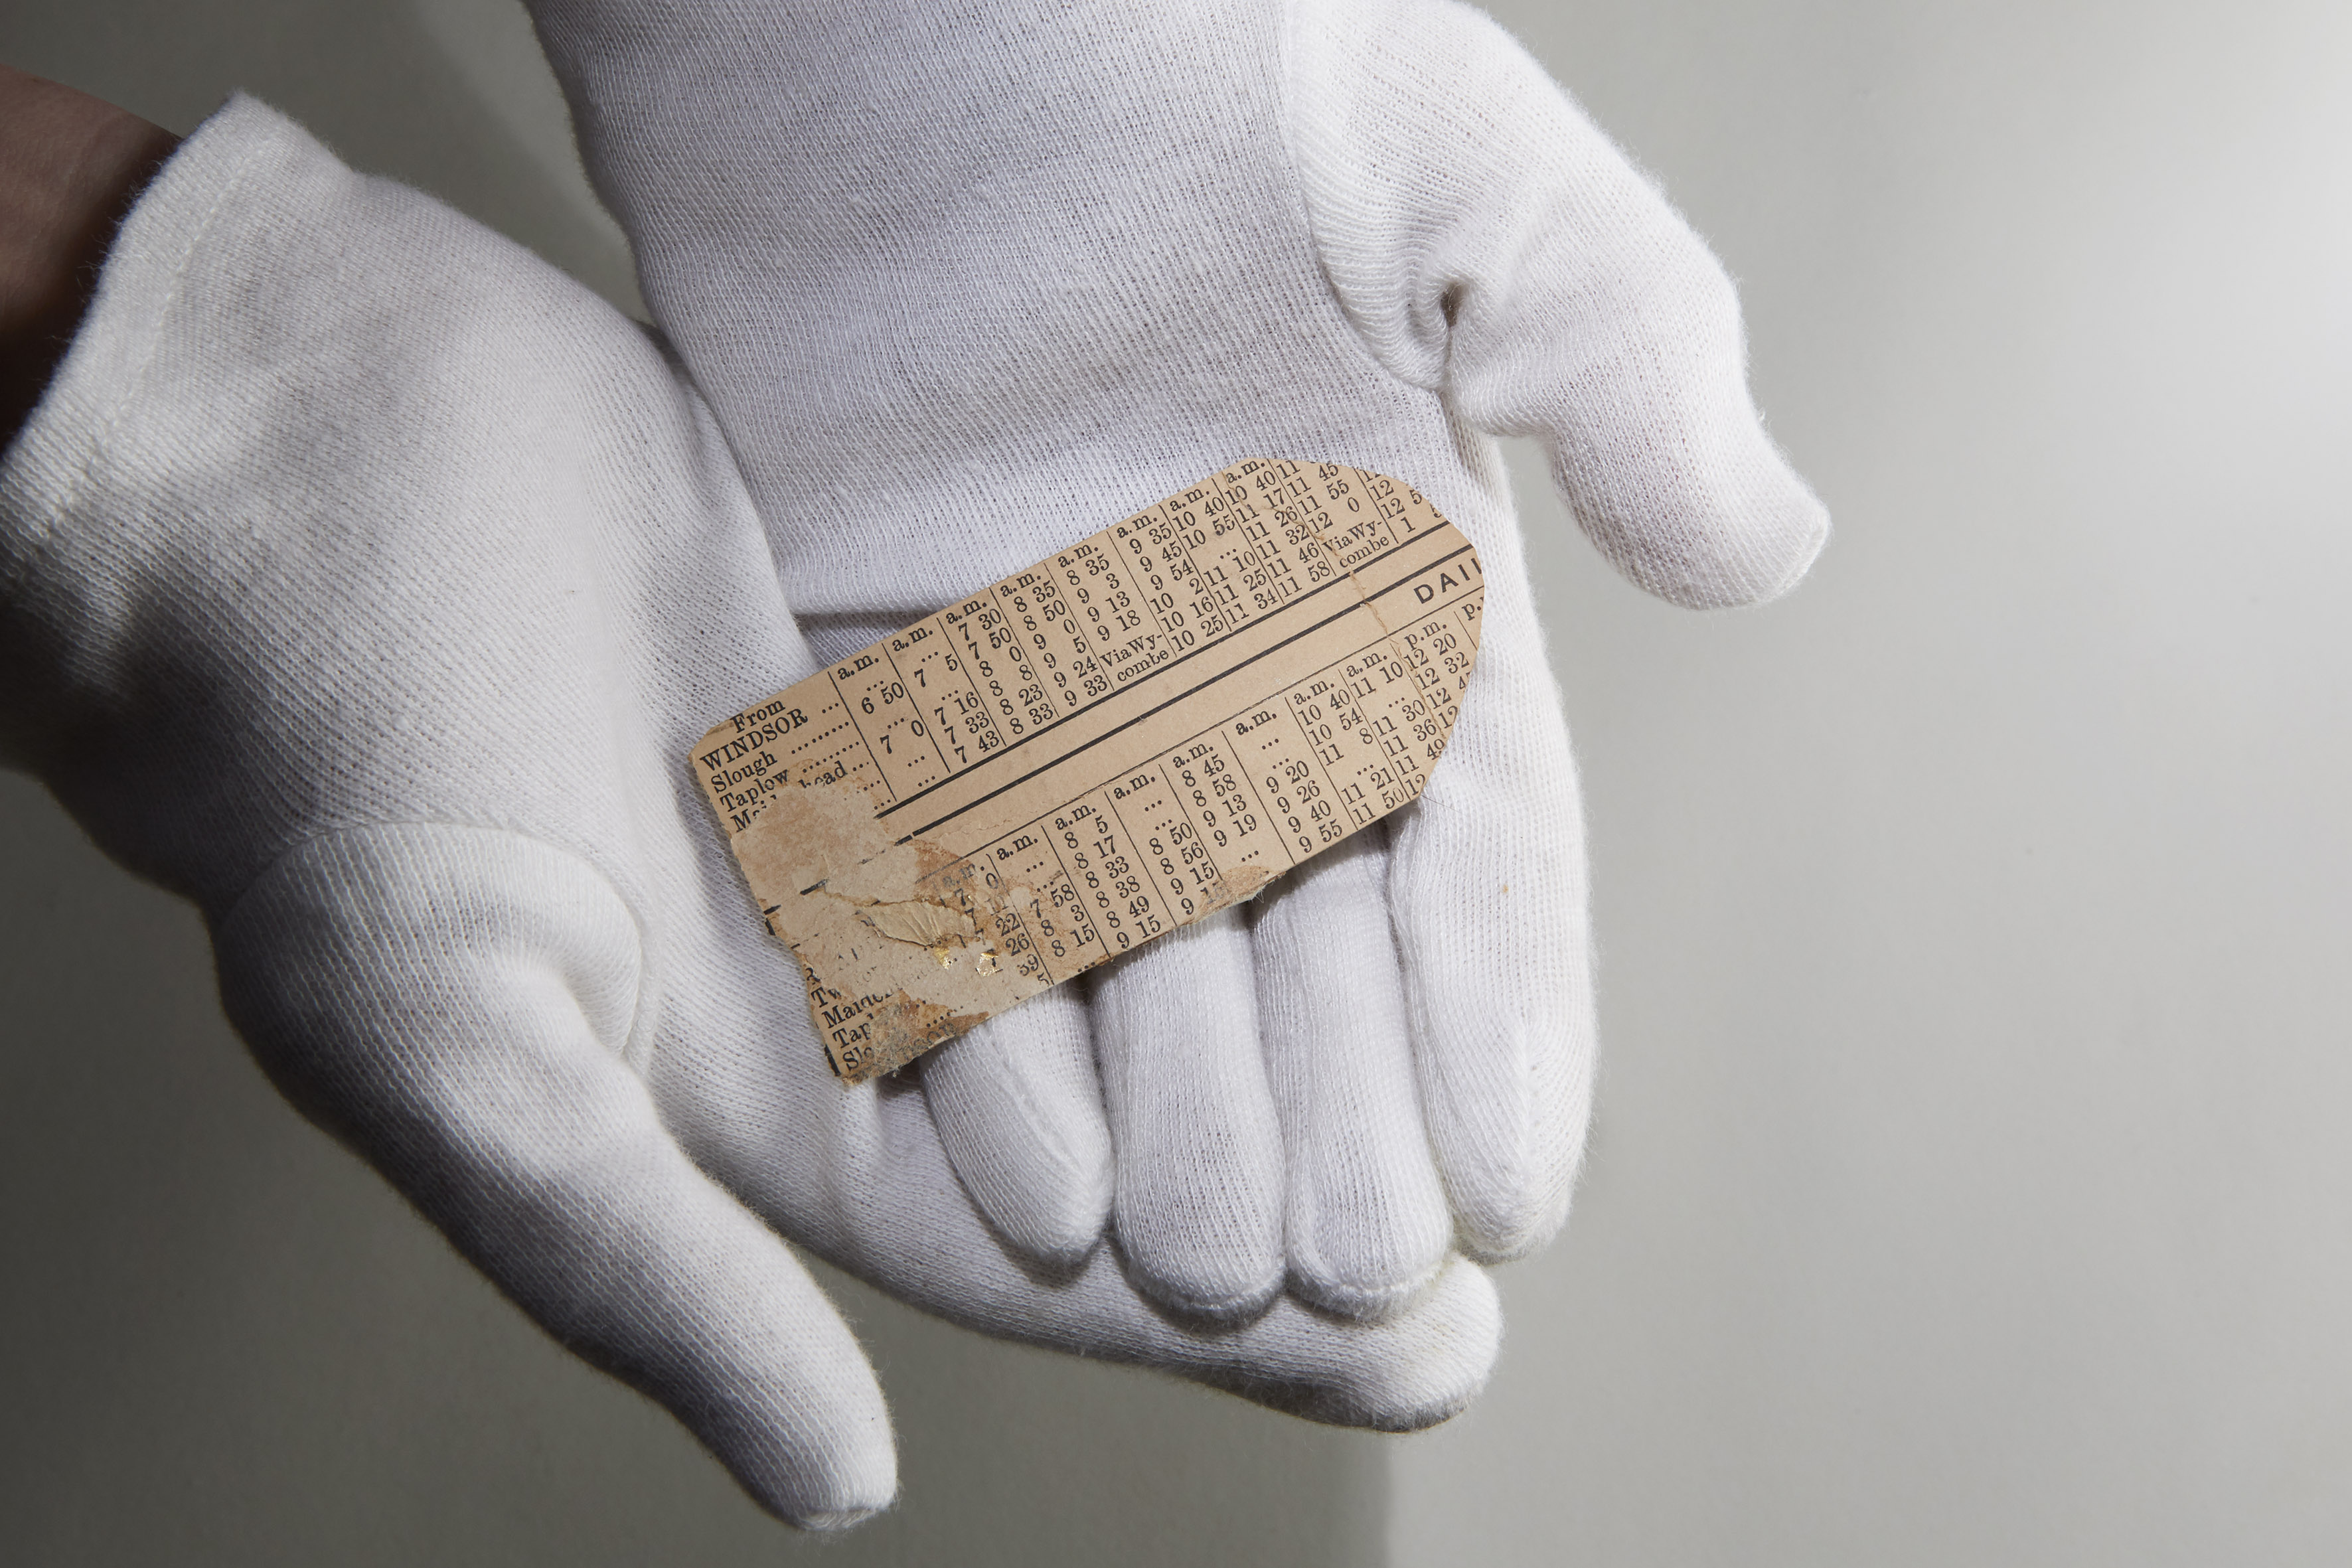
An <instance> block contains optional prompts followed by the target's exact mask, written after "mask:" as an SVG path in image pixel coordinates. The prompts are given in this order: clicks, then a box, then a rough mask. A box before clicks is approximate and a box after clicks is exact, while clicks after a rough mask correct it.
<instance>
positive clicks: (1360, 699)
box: [692, 459, 1484, 1082]
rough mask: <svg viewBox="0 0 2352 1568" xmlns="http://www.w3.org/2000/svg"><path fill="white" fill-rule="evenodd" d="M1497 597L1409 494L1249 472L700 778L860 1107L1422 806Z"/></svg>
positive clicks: (725, 729) (1104, 538) (931, 624)
mask: <svg viewBox="0 0 2352 1568" xmlns="http://www.w3.org/2000/svg"><path fill="white" fill-rule="evenodd" d="M1483 584H1484V580H1483V578H1482V576H1481V575H1480V573H1479V567H1478V562H1477V557H1476V554H1475V552H1473V551H1472V550H1471V548H1470V545H1469V543H1468V542H1467V541H1466V540H1465V539H1464V538H1463V537H1462V535H1461V533H1460V531H1458V530H1456V529H1455V528H1454V526H1453V525H1452V524H1451V523H1449V522H1447V521H1445V520H1444V518H1443V517H1442V516H1440V515H1439V514H1438V512H1437V511H1436V510H1435V509H1434V508H1433V507H1432V506H1431V505H1430V504H1429V503H1428V501H1427V500H1424V499H1423V497H1422V496H1421V495H1420V494H1419V492H1417V491H1415V490H1414V489H1412V487H1411V486H1409V485H1407V484H1405V483H1403V482H1402V481H1401V480H1397V479H1390V478H1387V477H1385V476H1382V475H1379V474H1373V473H1369V472H1366V471H1364V470H1362V469H1360V468H1344V467H1341V466H1339V465H1337V464H1318V463H1308V462H1297V461H1284V460H1269V459H1252V460H1248V461H1244V462H1241V463H1236V464H1234V466H1232V467H1231V468H1227V469H1225V470H1223V471H1222V472H1220V473H1219V474H1217V475H1215V476H1213V478H1211V479H1204V480H1202V481H1201V482H1200V483H1198V484H1195V485H1192V486H1189V487H1187V488H1186V489H1183V490H1181V491H1179V492H1178V493H1177V494H1175V495H1173V496H1171V497H1169V498H1168V499H1167V500H1163V501H1161V502H1160V503H1159V504H1158V505H1156V506H1153V507H1151V508H1150V509H1148V510H1144V511H1142V512H1139V513H1138V514H1136V515H1135V516H1133V517H1130V518H1129V519H1127V520H1126V521H1122V522H1119V523H1117V524H1114V525H1113V526H1111V527H1109V528H1107V529H1105V530H1103V531H1100V532H1098V533H1096V534H1094V535H1092V536H1090V537H1088V538H1087V539H1086V540H1083V541H1081V542H1078V543H1076V544H1075V545H1072V546H1071V547H1070V548H1068V549H1066V550H1064V551H1061V552H1057V553H1056V554H1055V555H1054V556H1052V557H1051V558H1050V559H1048V560H1045V561H1042V562H1040V563H1037V564H1036V565H1035V566H1033V567H1031V568H1029V569H1028V570H1027V571H1025V572H1021V573H1016V574H1013V576H1011V577H1008V578H1006V579H1004V580H1003V582H1001V583H997V584H993V585H992V586H991V587H989V588H987V589H985V590H982V592H980V593H978V594H976V595H972V596H971V597H970V598H967V599H965V600H963V601H961V603H959V604H956V605H951V606H950V607H949V608H947V609H944V610H941V611H940V612H939V613H938V614H936V615H934V616H929V618H927V619H925V620H923V621H921V622H919V623H917V624H916V625H914V626H909V627H908V628H907V629H906V630H904V631H902V632H899V633H898V634H897V635H895V636H893V637H885V638H883V639H882V640H881V641H879V642H877V643H875V644H873V645H872V646H870V647H866V648H865V649H863V650H862V651H860V652H858V653H856V654H855V655H853V656H851V657H850V658H846V659H845V660H843V661H841V662H840V663H838V664H836V665H835V666H833V667H831V668H827V669H825V670H824V671H822V672H820V673H818V674H816V675H813V676H811V677H809V678H808V679H805V680H803V681H801V682H799V683H798V684H796V685H795V686H793V688H791V689H789V690H787V691H785V692H783V693H782V694H780V695H779V696H777V697H775V698H773V699H771V700H768V701H766V702H762V703H760V704H758V705H756V706H755V707H752V708H751V709H747V710H745V711H743V712H742V713H740V714H737V715H735V716H734V717H733V718H731V719H730V720H728V721H726V722H724V723H722V724H719V726H717V727H715V728H714V729H712V730H711V731H710V732H709V734H707V735H706V736H704V737H703V739H702V741H701V742H698V744H697V745H696V747H695V750H694V755H693V758H692V765H693V767H694V769H695V772H696V775H697V777H698V779H699V780H700V782H701V784H702V786H703V790H704V793H705V795H707V796H708V798H709V800H710V802H711V805H712V807H713V809H714V810H715V811H716V812H717V813H718V815H719V821H720V823H721V825H722V826H724V827H725V828H726V830H727V831H728V833H729V835H730V840H731V842H732V843H733V844H734V847H735V850H736V855H737V858H738V860H739V862H740V864H741V865H742V867H743V869H744V873H745V876H746V878H747V879H748V880H749V882H750V883H751V890H752V893H753V895H754V897H755V898H756V899H757V900H758V904H759V908H760V910H761V914H762V915H763V916H764V917H765V919H766V920H767V921H768V924H769V928H770V929H771V930H772V931H774V932H775V933H776V934H777V935H778V936H780V937H782V939H783V940H784V941H785V942H786V943H787V944H788V945H790V946H791V947H792V949H793V952H795V953H796V954H797V955H798V956H799V958H800V960H801V963H802V964H803V970H804V973H805V978H806V981H807V984H808V987H809V994H810V1006H811V1013H812V1016H813V1017H814V1021H815V1023H816V1026H817V1029H818V1033H819V1036H820V1037H821V1038H823V1039H824V1044H825V1049H826V1053H827V1056H828V1058H830V1059H831V1061H832V1063H833V1065H834V1068H835V1071H836V1072H838V1073H839V1074H840V1075H841V1076H842V1077H843V1078H844V1079H845V1080H847V1081H849V1082H859V1081H863V1080H864V1079H867V1078H870V1077H872V1076H873V1075H875V1074H876V1073H878V1072H883V1071H887V1070H889V1069H891V1068H896V1067H898V1066H899V1065H901V1064H902V1063H904V1062H906V1061H908V1060H911V1059H912V1058H914V1057H915V1056H917V1055H919V1054H920V1052H921V1051H923V1050H925V1049H927V1048H929V1047H930V1046H932V1045H936V1044H938V1043H940V1041H942V1040H946V1039H950V1038H952V1037H954V1036H956V1035H957V1034H961V1032H962V1031H963V1030H965V1029H967V1028H970V1027H971V1026H972V1025H974V1024H976V1023H979V1022H980V1021H981V1020H982V1019H983V1018H986V1017H989V1016H993V1015H994V1014H995V1013H997V1012H1001V1011H1003V1009H1004V1008H1005V1007H1007V1006H1010V1005H1013V1004H1015V1003H1017V1002H1018V1001H1020V1000H1021V999H1023V998H1024V997H1025V996H1027V995H1031V994H1034V993H1036V992H1037V991H1041V990H1044V989H1045V988H1046V987H1048V986H1050V985H1054V984H1059V983H1060V982H1061V981H1064V980H1066V979H1068V978H1070V977H1071V976H1073V975H1075V974H1077V973H1082V972H1083V971H1085V970H1086V969H1087V968H1089V967H1091V966H1093V965H1094V964H1096V963H1102V962H1104V961H1105V960H1107V959H1109V958H1113V957H1116V956H1118V954H1120V953H1122V952H1128V951H1129V950H1131V949H1133V948H1134V947H1136V946H1138V945H1140V944H1141V943H1142V942H1148V941H1150V940H1151V939H1152V938H1154V937H1156V936H1159V935H1160V934H1162V933H1164V932H1166V931H1171V930H1173V929H1175V928H1176V927H1177V926H1180V925H1183V924H1186V923H1189V922H1190V921H1195V920H1199V919H1201V918H1202V917H1203V916H1205V915H1207V914H1209V913H1211V912H1213V911H1214V910H1220V909H1223V908H1226V907H1228V906H1229V905H1231V904H1233V903H1234V902H1236V901H1238V900H1242V899H1244V898H1247V897H1249V896H1250V895H1251V894H1253V893H1255V891H1257V890H1258V889H1261V888H1263V887H1264V886H1265V884H1266V883H1268V882H1269V881H1271V880H1272V879H1274V878H1276V877H1277V876H1279V875H1280V874H1281V873H1282V872H1284V871H1286V870H1288V869H1289V868H1291V867H1293V866H1296V865H1297V864H1298V863H1299V862H1301V861H1303V860H1305V859H1307V858H1308V857H1310V856H1312V855H1315V854H1317V853H1319V852H1320V851H1321V850H1323V849H1326V848H1328V847H1330V846H1332V845H1334V844H1337V843H1339V842H1340V841H1342V840H1343V839H1345V838H1346V837H1349V835H1350V834H1352V833H1355V832H1357V831H1358V830H1360V829H1361V828H1363V827H1365V826H1369V825H1370V824H1371V823H1373V822H1375V821H1377V820H1379V819H1380V818H1381V816H1385V815H1387V814H1388V813H1389V812H1391V811H1394V810H1396V809H1397V808H1398V807H1400V806H1402V805H1406V804H1407V803H1409V802H1410V801H1412V799H1413V798H1414V797H1415V796H1417V795H1419V794H1420V793H1421V790H1422V789H1423V786H1424V785H1425V784H1426V783H1427V781H1428V777H1429V773H1430V770H1431V769H1432V768H1433V767H1434V766H1435V765H1436V763H1437V761H1438V759H1439V757H1440V756H1441V755H1442V754H1443V752H1444V746H1445V742H1446V739H1447V737H1448V736H1449V735H1450V734H1451V733H1452V731H1453V728H1454V718H1455V715H1456V714H1457V712H1458V711H1459V704H1460V701H1461V698H1462V695H1463V693H1464V691H1465V690H1466V689H1467V685H1468V681H1469V676H1470V670H1471V668H1472V666H1473V663H1474V662H1475V657H1476V651H1477V643H1478V615H1479V610H1480V606H1481V605H1482V603H1483Z"/></svg>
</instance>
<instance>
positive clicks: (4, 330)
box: [0, 66, 179, 446]
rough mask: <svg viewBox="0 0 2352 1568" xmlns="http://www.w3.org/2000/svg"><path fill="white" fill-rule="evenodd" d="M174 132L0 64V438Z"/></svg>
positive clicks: (60, 349) (63, 338) (13, 428)
mask: <svg viewBox="0 0 2352 1568" xmlns="http://www.w3.org/2000/svg"><path fill="white" fill-rule="evenodd" d="M178 145H179V138H178V137H176V136H173V134H172V133H171V132H168V131H165V130H163V128H162V127H161V126H157V125H151V124H149V123H148V122H147V121H144V120H142V119H140V118H139V117H138V116H137V115H135V114H131V113H129V112H127V111H126V110H120V109H117V108H115V107H114V106H113V105H112V104H110V103H107V102H104V101H103V100H99V99H95V98H92V97H90V96H89V94H87V93H81V92H76V91H75V90H74V89H71V88H69V87H63V86H60V85H58V83H56V82H53V81H44V80H43V79H40V78H39V77H36V76H27V75H26V74H25V73H24V72H22V71H19V70H14V69H11V68H8V67H6V66H0V446H4V445H5V443H6V442H8V441H10V440H13V439H14V438H15V437H16V432H17V430H18V429H20V428H21V427H22V426H23V425H24V423H25V419H26V416H28V415H29V414H30V413H31V412H32V410H33V406H34V405H36V404H37V403H38V402H39V401H40V399H41V394H42V392H43V391H44V390H46V389H47V386H48V384H49V377H50V375H51V374H52V373H53V372H55V371H56V369H57V366H58V361H59V360H60V359H62V358H64V357H65V352H66V348H67V346H68V344H69V343H71V342H73V336H74V332H75V331H76V329H77V328H79V326H80V324H81V318H82V312H83V311H84V310H86V309H88V307H89V299H90V294H91V291H92V290H93V289H95V288H96V286H97V282H98V271H99V268H100V265H101V264H102V263H103V262H104V261H105V259H106V251H107V247H108V246H110V244H112V243H113V239H114V232H115V228H116V226H117V225H119V224H120V223H121V219H122V215H123V214H124V213H125V212H127V211H129V210H130V207H131V203H133V202H134V201H136V200H137V199H138V197H139V193H140V192H141V191H142V190H143V189H144V188H145V187H146V184H147V182H148V180H149V179H150V178H151V177H152V175H153V174H154V172H155V170H156V169H157V168H158V167H159V166H160V165H161V164H162V163H163V160H164V159H166V158H168V157H170V156H171V154H172V150H173V148H174V147H176V146H178Z"/></svg>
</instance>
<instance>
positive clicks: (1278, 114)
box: [1274, 0, 1454, 416]
mask: <svg viewBox="0 0 2352 1568" xmlns="http://www.w3.org/2000/svg"><path fill="white" fill-rule="evenodd" d="M1299 3H1300V0H1281V9H1282V19H1281V21H1280V23H1279V24H1278V25H1277V26H1276V29H1275V54H1276V61H1275V94H1276V103H1275V116H1274V118H1275V123H1276V125H1277V126H1279V127H1280V129H1281V136H1282V160H1283V164H1284V166H1285V167H1286V169H1288V170H1289V172H1290V195H1291V200H1292V201H1293V202H1294V203H1295V204H1296V205H1297V212H1298V218H1299V222H1300V224H1301V225H1302V226H1304V227H1305V228H1306V230H1307V247H1308V248H1309V249H1310V250H1312V251H1313V252H1314V255H1315V273H1316V276H1317V277H1318V279H1321V280H1322V284H1323V292H1324V294H1325V296H1326V297H1327V298H1328V300H1330V301H1331V308H1332V309H1333V310H1337V311H1339V319H1340V321H1344V322H1345V323H1346V324H1347V329H1348V330H1347V338H1348V342H1349V343H1350V344H1352V345H1353V346H1354V348H1355V350H1356V352H1357V353H1359V354H1360V355H1362V356H1363V357H1364V359H1365V360H1367V361H1369V362H1370V363H1371V365H1372V366H1373V368H1375V369H1376V370H1378V371H1379V372H1380V373H1381V375H1382V376H1383V377H1384V378H1386V379H1387V380H1389V381H1391V382H1394V383H1395V384H1398V385H1399V386H1402V387H1406V388H1409V389H1410V390H1412V391H1413V392H1417V393H1419V394H1421V395H1423V396H1424V397H1434V398H1436V399H1438V401H1439V402H1440V403H1441V404H1442V405H1444V404H1446V403H1447V400H1446V398H1445V395H1444V384H1445V383H1444V378H1443V377H1441V378H1440V379H1439V381H1438V384H1436V385H1434V386H1423V384H1421V383H1419V382H1417V381H1414V380H1412V378H1411V377H1410V376H1407V375H1405V374H1402V372H1400V371H1398V370H1397V369H1396V368H1395V367H1394V366H1393V365H1391V364H1390V363H1388V361H1386V360H1385V359H1383V358H1381V354H1380V352H1379V351H1378V350H1377V349H1375V348H1374V347H1373V346H1372V342H1371V339H1370V337H1369V336H1367V335H1366V333H1365V331H1364V327H1363V323H1361V322H1360V321H1357V320H1356V313H1355V312H1354V311H1353V310H1349V308H1348V301H1347V298H1346V296H1344V295H1342V294H1341V293H1340V292H1339V283H1338V282H1337V281H1336V280H1335V279H1333V278H1332V276H1331V263H1330V261H1329V259H1328V257H1327V256H1326V254H1325V252H1324V247H1323V237H1322V235H1321V233H1320V232H1318V229H1317V227H1316V225H1315V204H1314V203H1313V202H1312V201H1310V200H1308V199H1307V163H1306V160H1305V159H1303V158H1301V157H1300V156H1299V153H1298V137H1297V130H1296V128H1295V126H1294V124H1293V120H1292V113H1293V108H1294V106H1295V105H1296V103H1297V93H1296V92H1294V91H1293V90H1292V87H1293V81H1294V79H1295V78H1296V75H1297V69H1296V67H1297V58H1298V48H1297V42H1296V40H1295V38H1294V35H1295V34H1296V32H1297V28H1298V26H1299V16H1298V11H1299ZM1453 347H1454V342H1453V333H1452V332H1451V331H1448V332H1447V334H1446V359H1447V361H1448V363H1451V361H1452V358H1453ZM1451 412H1452V410H1451V407H1450V405H1449V406H1448V415H1449V416H1451Z"/></svg>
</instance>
